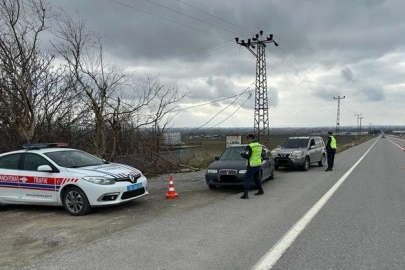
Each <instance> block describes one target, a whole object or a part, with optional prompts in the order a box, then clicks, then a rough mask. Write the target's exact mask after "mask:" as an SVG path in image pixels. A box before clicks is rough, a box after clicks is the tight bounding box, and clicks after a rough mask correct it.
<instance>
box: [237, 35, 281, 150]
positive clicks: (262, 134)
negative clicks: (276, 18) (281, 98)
mask: <svg viewBox="0 0 405 270" xmlns="http://www.w3.org/2000/svg"><path fill="white" fill-rule="evenodd" d="M235 40H236V43H237V44H239V45H242V46H244V47H245V48H246V49H248V50H249V51H250V52H251V53H252V54H253V55H254V56H255V57H256V89H255V124H254V133H255V134H256V136H257V139H258V140H260V139H261V141H262V142H263V143H264V142H267V141H269V139H270V129H269V105H268V96H267V74H266V53H265V52H266V50H265V48H266V43H274V45H275V46H278V43H277V42H275V41H274V40H273V35H272V34H270V35H269V36H268V37H265V39H263V31H260V32H259V33H258V34H256V35H255V36H254V37H252V39H250V38H249V39H248V40H247V41H245V40H241V41H239V38H238V37H237V38H235ZM256 47H257V50H256V52H255V51H253V50H252V49H256Z"/></svg>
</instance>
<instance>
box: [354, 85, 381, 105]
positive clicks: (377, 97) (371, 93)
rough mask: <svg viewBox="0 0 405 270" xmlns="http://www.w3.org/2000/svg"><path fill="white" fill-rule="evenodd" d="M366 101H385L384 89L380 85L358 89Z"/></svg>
mask: <svg viewBox="0 0 405 270" xmlns="http://www.w3.org/2000/svg"><path fill="white" fill-rule="evenodd" d="M359 92H360V93H361V94H362V95H364V96H365V97H366V98H367V100H368V101H382V100H384V99H385V94H384V89H383V88H382V87H381V85H364V86H362V87H361V88H360V89H359Z"/></svg>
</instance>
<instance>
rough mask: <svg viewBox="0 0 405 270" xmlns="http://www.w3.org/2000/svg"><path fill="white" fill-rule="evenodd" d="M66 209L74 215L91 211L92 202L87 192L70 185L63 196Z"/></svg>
mask: <svg viewBox="0 0 405 270" xmlns="http://www.w3.org/2000/svg"><path fill="white" fill-rule="evenodd" d="M62 203H63V206H64V207H65V209H66V211H68V212H69V214H71V215H73V216H82V215H85V214H87V213H89V212H90V209H91V207H90V203H89V201H88V200H87V196H86V194H84V192H83V191H82V190H81V189H80V188H77V187H69V188H68V189H67V190H66V191H65V192H64V193H63V196H62Z"/></svg>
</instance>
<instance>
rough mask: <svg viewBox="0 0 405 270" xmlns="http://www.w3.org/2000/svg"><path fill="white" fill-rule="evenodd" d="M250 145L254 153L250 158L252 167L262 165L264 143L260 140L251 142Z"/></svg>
mask: <svg viewBox="0 0 405 270" xmlns="http://www.w3.org/2000/svg"><path fill="white" fill-rule="evenodd" d="M249 146H250V148H252V155H251V156H250V158H249V164H250V167H256V166H260V165H262V150H263V148H262V145H261V144H260V143H258V142H251V143H249Z"/></svg>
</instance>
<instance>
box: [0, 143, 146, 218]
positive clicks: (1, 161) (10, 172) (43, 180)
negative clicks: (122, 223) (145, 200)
mask: <svg viewBox="0 0 405 270" xmlns="http://www.w3.org/2000/svg"><path fill="white" fill-rule="evenodd" d="M66 146H67V144H53V143H46V144H44V143H40V144H26V145H24V146H23V148H24V150H19V151H14V152H8V153H3V154H0V204H36V205H59V206H60V205H63V206H64V208H65V209H66V211H67V212H68V213H69V214H71V215H74V216H80V215H85V214H87V213H88V212H89V211H90V210H91V208H92V207H97V206H108V205H116V204H120V203H124V202H128V201H132V200H135V199H138V198H140V197H143V196H145V195H148V191H147V185H148V182H147V179H146V177H145V176H144V175H143V174H142V173H141V172H140V171H139V170H137V169H135V168H133V167H131V166H127V165H123V164H118V163H109V162H107V161H105V160H102V159H100V158H98V157H95V156H93V155H91V154H89V153H86V152H83V151H80V150H77V149H72V148H66Z"/></svg>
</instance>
